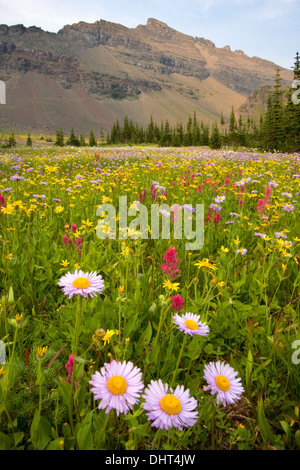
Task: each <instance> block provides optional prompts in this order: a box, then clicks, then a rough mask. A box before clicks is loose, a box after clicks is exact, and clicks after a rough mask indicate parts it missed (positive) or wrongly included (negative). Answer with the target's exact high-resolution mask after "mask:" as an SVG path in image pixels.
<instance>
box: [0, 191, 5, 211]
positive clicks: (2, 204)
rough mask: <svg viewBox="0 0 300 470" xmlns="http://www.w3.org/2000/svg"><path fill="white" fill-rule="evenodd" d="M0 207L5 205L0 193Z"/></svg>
mask: <svg viewBox="0 0 300 470" xmlns="http://www.w3.org/2000/svg"><path fill="white" fill-rule="evenodd" d="M1 207H6V202H5V199H4V197H3V196H2V194H0V209H1Z"/></svg>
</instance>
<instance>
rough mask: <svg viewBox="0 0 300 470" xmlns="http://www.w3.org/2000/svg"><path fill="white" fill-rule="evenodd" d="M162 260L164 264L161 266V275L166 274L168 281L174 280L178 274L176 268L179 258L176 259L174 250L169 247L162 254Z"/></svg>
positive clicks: (177, 268)
mask: <svg viewBox="0 0 300 470" xmlns="http://www.w3.org/2000/svg"><path fill="white" fill-rule="evenodd" d="M164 259H165V261H166V264H162V265H161V269H162V271H163V273H164V274H166V275H167V276H168V278H169V279H175V278H176V277H177V276H178V274H179V273H180V269H179V267H178V263H179V258H177V253H176V251H175V249H174V248H172V247H170V248H169V249H168V250H167V252H166V253H165V254H164Z"/></svg>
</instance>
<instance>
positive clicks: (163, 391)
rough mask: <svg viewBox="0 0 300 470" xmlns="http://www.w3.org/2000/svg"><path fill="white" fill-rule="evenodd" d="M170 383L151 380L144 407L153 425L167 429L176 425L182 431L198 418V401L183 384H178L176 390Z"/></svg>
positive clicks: (144, 396) (192, 424) (146, 391)
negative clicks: (170, 386) (196, 409)
mask: <svg viewBox="0 0 300 470" xmlns="http://www.w3.org/2000/svg"><path fill="white" fill-rule="evenodd" d="M168 389H169V385H168V384H163V383H162V381H161V380H160V379H159V380H151V383H150V385H149V386H148V388H147V389H146V390H145V395H143V398H144V399H145V403H144V404H143V408H144V409H145V410H146V411H148V412H149V413H146V415H147V417H148V420H149V421H153V423H152V424H151V426H152V427H156V428H160V429H165V430H166V431H167V430H168V429H169V428H172V427H175V428H177V429H179V430H180V431H182V429H183V428H188V427H190V426H194V424H195V423H196V421H197V418H198V412H197V411H195V408H196V407H197V401H196V400H195V398H193V397H190V391H189V390H188V389H187V390H184V387H183V385H181V386H180V385H177V387H176V389H175V391H173V389H172V388H171V389H170V392H171V393H168Z"/></svg>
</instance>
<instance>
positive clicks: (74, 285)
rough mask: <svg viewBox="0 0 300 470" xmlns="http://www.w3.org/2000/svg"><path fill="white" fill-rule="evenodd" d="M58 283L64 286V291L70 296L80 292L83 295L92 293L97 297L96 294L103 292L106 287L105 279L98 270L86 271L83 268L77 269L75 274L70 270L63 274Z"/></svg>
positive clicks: (91, 294)
mask: <svg viewBox="0 0 300 470" xmlns="http://www.w3.org/2000/svg"><path fill="white" fill-rule="evenodd" d="M58 285H59V286H60V287H62V288H63V289H62V290H63V293H64V294H65V295H68V296H69V299H71V298H72V297H73V295H76V294H79V295H82V296H83V297H87V296H88V295H90V296H91V297H96V294H101V293H102V291H103V289H104V281H103V279H102V276H101V275H99V276H98V275H97V273H96V272H91V273H84V272H83V271H81V270H78V269H75V272H74V274H71V273H70V272H68V273H67V274H65V275H64V276H62V277H61V278H60V280H59V283H58Z"/></svg>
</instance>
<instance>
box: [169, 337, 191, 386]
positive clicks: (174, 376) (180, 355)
mask: <svg viewBox="0 0 300 470" xmlns="http://www.w3.org/2000/svg"><path fill="white" fill-rule="evenodd" d="M186 340H187V335H186V334H185V335H184V338H183V341H182V345H181V349H180V353H179V356H178V359H177V364H176V368H175V370H174V372H173V377H172V380H171V384H170V387H171V388H173V386H174V382H175V379H176V375H177V371H178V367H179V364H180V361H181V357H182V353H183V350H184V347H185V344H186Z"/></svg>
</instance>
